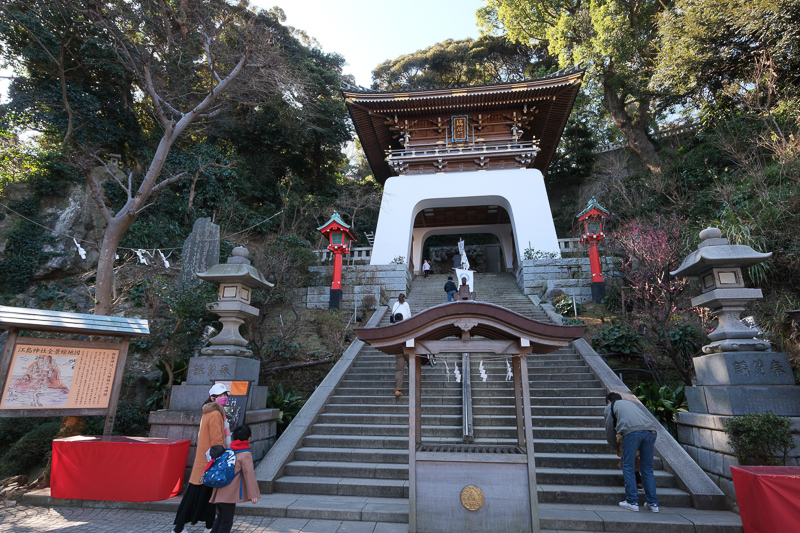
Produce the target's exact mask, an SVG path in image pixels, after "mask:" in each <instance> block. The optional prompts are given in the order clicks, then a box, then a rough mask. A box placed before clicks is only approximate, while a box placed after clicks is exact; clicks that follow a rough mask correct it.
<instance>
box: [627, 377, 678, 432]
mask: <svg viewBox="0 0 800 533" xmlns="http://www.w3.org/2000/svg"><path fill="white" fill-rule="evenodd" d="M631 392H632V393H633V394H634V396H636V397H637V398H639V401H640V402H642V404H644V406H645V407H647V409H648V410H649V411H650V412H651V413H653V416H655V417H656V418H657V419H658V421H659V422H661V425H662V426H664V427H665V428H667V430H669V432H670V433H672V434H673V435H675V434H676V433H677V428H676V426H675V413H677V412H679V411H686V408H685V404H686V392H685V391H684V390H683V386H680V387H678V388H677V389H674V390H673V389H672V388H670V387H669V386H668V385H662V386H660V387H659V385H658V382H656V381H653V382H652V383H650V384H647V383H640V384H639V385H637V386H636V387H634V388H633V390H632V391H631Z"/></svg>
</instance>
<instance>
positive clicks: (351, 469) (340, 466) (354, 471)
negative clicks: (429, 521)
mask: <svg viewBox="0 0 800 533" xmlns="http://www.w3.org/2000/svg"><path fill="white" fill-rule="evenodd" d="M285 473H286V475H287V476H316V477H350V478H359V479H391V480H406V481H407V480H408V462H406V464H394V463H384V462H373V463H357V462H341V461H300V460H298V461H292V462H290V463H289V464H287V465H286V470H285Z"/></svg>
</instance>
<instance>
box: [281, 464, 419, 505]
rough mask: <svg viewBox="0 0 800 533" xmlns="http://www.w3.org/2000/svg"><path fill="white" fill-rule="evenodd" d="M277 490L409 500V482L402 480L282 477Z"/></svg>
mask: <svg viewBox="0 0 800 533" xmlns="http://www.w3.org/2000/svg"><path fill="white" fill-rule="evenodd" d="M287 466H288V465H287ZM275 488H276V489H277V490H278V491H279V492H291V493H295V494H319V495H329V496H369V497H376V498H406V499H407V498H408V480H402V479H374V478H357V477H318V476H282V477H280V478H278V479H277V480H276V481H275Z"/></svg>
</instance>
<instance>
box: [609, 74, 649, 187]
mask: <svg viewBox="0 0 800 533" xmlns="http://www.w3.org/2000/svg"><path fill="white" fill-rule="evenodd" d="M600 82H601V83H602V84H603V107H605V108H606V109H607V110H608V112H609V114H610V115H611V119H612V120H613V121H614V124H616V125H617V127H618V128H619V129H620V130H622V134H623V135H625V138H626V139H627V140H628V146H630V147H631V150H633V151H634V152H636V154H637V155H638V156H639V157H640V158H641V160H642V161H643V162H644V164H645V165H647V168H649V169H650V170H651V171H652V172H655V173H656V174H660V173H661V165H662V162H661V158H660V157H658V153H657V152H656V148H655V146H654V145H653V142H652V141H651V140H650V139H649V138H648V137H647V122H648V120H649V117H650V101H649V100H646V99H640V100H639V101H638V102H637V104H638V105H639V109H638V114H637V117H636V118H635V119H634V118H632V117H631V116H630V114H628V111H627V110H626V109H625V102H624V101H623V100H622V99H621V98H620V97H619V95H618V94H617V92H616V91H615V90H614V87H612V86H611V83H610V81H609V76H608V75H606V74H603V75H601V76H600Z"/></svg>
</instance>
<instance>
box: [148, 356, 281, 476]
mask: <svg viewBox="0 0 800 533" xmlns="http://www.w3.org/2000/svg"><path fill="white" fill-rule="evenodd" d="M260 366H261V365H260V363H259V362H258V361H256V360H255V359H246V358H244V357H232V356H212V357H192V358H191V359H190V360H189V372H188V376H187V380H186V382H185V383H181V384H180V385H177V386H175V387H173V388H172V396H171V398H170V404H169V409H162V410H160V411H154V412H151V413H150V436H151V437H165V438H175V439H190V440H191V441H192V444H191V447H190V448H189V457H188V459H187V468H191V466H192V464H193V463H194V457H195V452H196V446H197V430H198V428H199V427H200V419H201V418H202V407H203V403H204V402H205V401H206V399H208V389H210V388H211V385H212V384H213V382H214V381H251V383H252V384H251V387H250V396H249V398H248V402H247V413H246V414H245V424H247V425H248V426H250V429H251V430H252V431H253V436H252V437H251V439H250V449H251V450H252V452H253V459H254V460H255V461H259V460H260V459H261V458H263V457H264V455H266V453H267V451H268V450H269V449H270V448H271V447H272V445H273V444H274V443H275V440H276V432H277V422H278V414H279V411H278V409H267V408H266V407H267V387H259V386H256V385H255V383H258V374H259V369H260ZM231 430H233V428H231ZM187 479H188V476H187Z"/></svg>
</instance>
